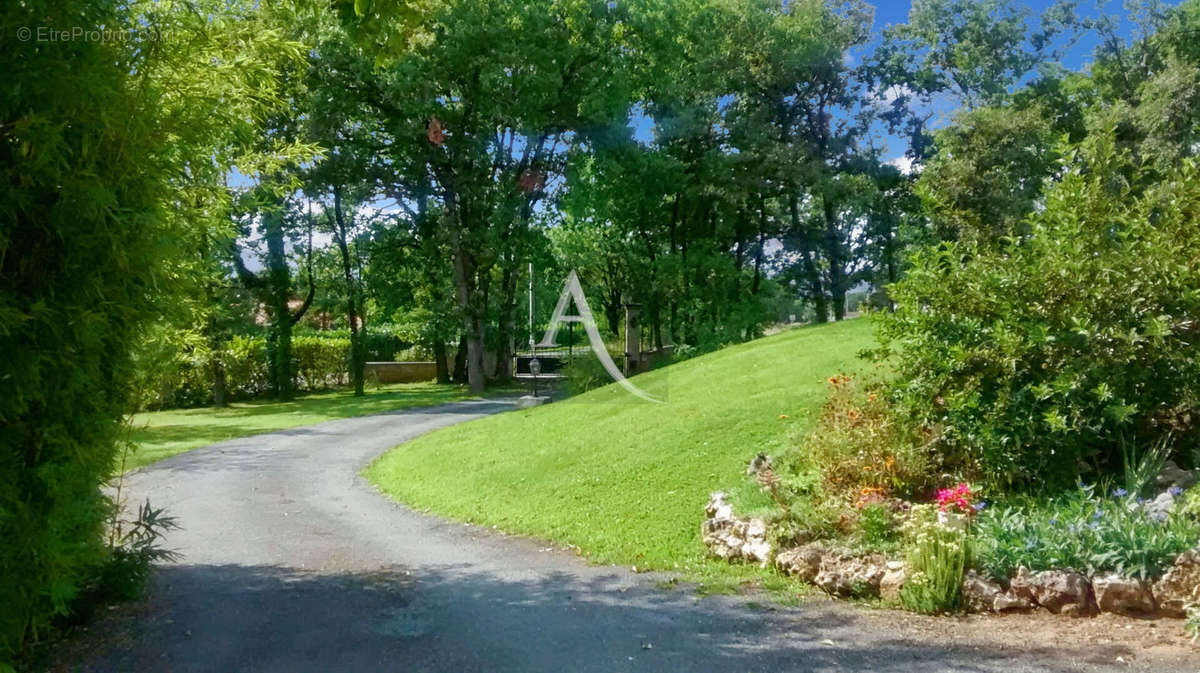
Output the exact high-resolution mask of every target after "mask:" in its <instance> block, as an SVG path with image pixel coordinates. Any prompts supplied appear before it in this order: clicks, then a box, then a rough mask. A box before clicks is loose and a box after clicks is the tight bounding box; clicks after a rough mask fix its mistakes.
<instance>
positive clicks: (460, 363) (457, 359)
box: [454, 335, 467, 384]
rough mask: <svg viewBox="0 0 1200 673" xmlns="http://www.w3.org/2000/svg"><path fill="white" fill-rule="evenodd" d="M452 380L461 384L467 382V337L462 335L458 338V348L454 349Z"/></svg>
mask: <svg viewBox="0 0 1200 673" xmlns="http://www.w3.org/2000/svg"><path fill="white" fill-rule="evenodd" d="M454 382H455V383H458V384H463V383H466V382H467V337H466V335H464V336H462V337H460V338H459V340H458V350H456V351H454Z"/></svg>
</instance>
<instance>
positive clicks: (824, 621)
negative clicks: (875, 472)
mask: <svg viewBox="0 0 1200 673" xmlns="http://www.w3.org/2000/svg"><path fill="white" fill-rule="evenodd" d="M508 408H510V407H509V405H508V404H507V403H505V402H495V401H490V402H465V403H458V404H453V405H447V406H442V407H436V408H430V409H424V410H417V411H405V412H398V413H394V414H384V415H378V416H368V417H363V418H354V419H346V420H338V421H332V422H328V423H323V424H320V425H315V426H312V427H307V428H297V429H292V430H286V431H283V432H276V433H272V434H269V435H260V436H257V437H249V438H245V439H238V440H232V441H227V442H223V443H220V444H216V445H213V446H210V447H206V448H203V449H198V450H195V451H192V452H189V453H186V454H182V455H179V456H176V457H174V458H171V459H168V460H164V461H162V462H160V463H158V464H156V465H153V466H151V467H149V468H146V469H144V470H141V471H139V472H137V473H135V474H133V475H131V476H130V477H129V478H128V479H127V483H126V488H127V489H128V494H129V497H130V500H131V501H133V502H136V501H140V500H141V499H143V498H145V497H147V496H148V497H149V498H150V500H151V502H152V503H153V504H155V505H156V506H165V507H166V508H167V509H168V510H169V512H170V513H171V514H173V515H175V516H177V517H178V518H179V520H180V522H181V524H182V526H183V528H182V530H180V531H177V532H175V533H173V534H172V535H171V537H170V538H169V546H171V547H174V548H176V549H178V550H179V551H180V552H182V554H183V557H182V558H181V560H180V561H179V562H178V563H175V564H172V565H168V566H166V567H164V568H162V569H161V570H160V571H159V572H158V574H157V576H156V578H155V580H154V582H153V585H152V589H151V597H150V599H149V602H148V603H147V605H148V607H146V608H145V609H144V611H143V613H142V614H141V618H140V619H139V620H138V622H137V623H136V625H135V627H134V628H133V629H131V632H132V633H134V634H136V635H133V636H131V637H127V638H118V639H115V640H110V641H108V642H105V643H103V646H98V647H97V648H96V649H95V650H94V651H91V652H88V653H87V655H86V656H85V657H84V658H85V659H90V661H86V662H85V663H83V664H81V665H80V666H79V667H80V668H81V669H82V670H90V671H121V672H126V671H172V672H185V671H214V672H222V673H224V672H229V671H264V672H279V673H297V672H301V671H322V672H325V671H331V672H332V671H336V672H341V671H347V672H354V671H403V672H412V673H417V672H423V671H438V672H447V673H451V672H452V673H460V672H470V671H562V672H580V673H583V672H590V671H596V672H601V671H603V672H605V673H609V672H614V671H670V672H676V671H738V672H747V671H770V672H772V673H777V672H781V671H922V672H923V673H924V672H930V673H932V672H935V671H938V672H940V671H964V672H977V673H992V672H995V673H1000V672H1003V673H1018V672H1020V671H1077V670H1129V668H1128V667H1127V666H1124V665H1117V666H1116V667H1114V668H1111V669H1109V668H1108V664H1109V663H1111V662H1113V661H1114V657H1113V656H1111V653H1106V652H1100V651H1097V650H1096V649H1094V648H1092V647H1090V646H1089V644H1088V643H1086V642H1085V643H1063V645H1069V646H1070V647H1068V648H1067V649H1066V650H1062V651H1059V650H1054V649H1051V650H1046V649H1042V650H1041V651H1040V652H1037V653H1033V652H1029V651H1028V650H1024V651H1022V650H1013V649H1009V648H1002V647H1000V646H998V645H996V644H987V643H981V642H977V641H973V640H971V639H970V638H967V639H965V640H964V639H961V638H960V639H953V638H951V639H949V640H947V639H946V638H945V637H944V636H945V634H944V633H942V631H944V630H946V629H951V630H953V628H954V622H953V621H951V620H941V621H933V620H924V621H918V622H916V624H917V625H916V626H910V627H908V628H906V627H904V626H903V624H901V625H899V626H898V625H897V624H898V623H899V622H900V621H901V620H902V619H906V618H901V617H896V616H895V615H896V613H888V612H884V613H883V614H884V615H885V617H883V618H881V617H880V616H879V615H880V612H879V611H876V612H875V613H871V612H870V611H866V610H862V609H858V608H854V607H853V606H848V605H845V604H839V603H832V602H825V601H818V602H814V603H812V604H808V605H805V606H803V607H800V608H795V609H779V610H769V609H763V608H762V607H756V606H754V605H751V604H749V602H748V601H747V600H745V599H741V598H735V597H728V598H705V599H703V600H701V599H698V598H697V597H696V596H695V595H694V594H693V593H691V592H689V591H683V590H679V591H662V590H659V589H656V588H655V584H656V581H655V578H653V577H648V576H645V575H634V574H632V573H630V572H629V571H628V570H626V569H622V568H613V567H596V566H589V565H588V564H586V563H584V562H583V561H581V560H580V559H578V558H577V557H575V556H574V555H572V554H570V553H567V552H563V551H554V550H547V549H546V547H545V545H544V544H539V543H538V542H537V541H532V540H527V539H520V538H514V537H506V536H503V535H499V534H497V533H495V532H494V531H491V530H484V529H480V528H477V527H472V526H466V525H464V524H459V523H450V522H446V521H444V520H441V519H438V518H435V517H430V516H427V515H423V514H420V513H416V512H413V511H410V510H408V509H405V508H403V507H401V506H399V505H396V504H394V503H392V502H390V501H388V500H387V499H385V498H384V497H382V496H381V495H379V494H378V493H377V492H376V491H375V490H374V489H373V488H372V487H371V486H370V484H368V483H367V482H366V481H365V480H364V479H363V478H362V477H361V476H360V475H359V472H360V471H361V469H362V468H363V467H364V466H365V465H366V464H367V463H368V462H369V461H370V460H371V459H372V458H373V457H375V456H377V455H379V454H380V453H382V452H383V451H385V450H386V449H388V448H390V447H392V446H394V445H396V444H398V443H400V442H402V441H404V440H406V439H410V438H412V437H415V436H417V435H419V434H421V433H424V432H428V431H430V430H433V429H435V428H439V427H443V426H447V425H451V424H453V423H459V422H463V421H468V420H472V419H475V418H478V417H480V416H483V415H486V414H491V413H495V412H498V411H503V410H506V409H508ZM446 469H448V470H453V469H456V468H455V466H454V465H447V466H446ZM699 507H700V503H698V504H697V512H699ZM698 524H699V522H698V521H697V525H698ZM886 615H891V616H886ZM916 619H918V620H920V619H921V618H916ZM101 626H102V625H101ZM94 630H95V629H94ZM931 642H932V643H936V644H934V645H930V644H929V643H931ZM1052 644H1053V643H1052ZM1018 645H1021V643H1018ZM1126 658H1133V657H1131V656H1130V655H1129V654H1127V655H1126ZM1100 662H1103V663H1100ZM1163 666H1164V664H1162V663H1161V662H1159V663H1156V664H1153V665H1152V664H1150V663H1146V662H1140V665H1139V667H1140V668H1141V670H1154V671H1165V670H1168V669H1166V668H1163ZM1169 670H1179V671H1196V670H1200V665H1192V666H1183V667H1177V666H1176V665H1175V664H1171V665H1170V669H1169Z"/></svg>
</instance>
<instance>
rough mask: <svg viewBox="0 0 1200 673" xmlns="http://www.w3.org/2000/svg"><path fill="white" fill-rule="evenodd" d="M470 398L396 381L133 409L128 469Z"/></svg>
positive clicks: (455, 389)
mask: <svg viewBox="0 0 1200 673" xmlns="http://www.w3.org/2000/svg"><path fill="white" fill-rule="evenodd" d="M465 399H472V396H471V394H470V392H469V391H468V390H467V387H466V386H456V385H438V384H436V383H431V382H429V383H395V384H389V385H382V386H379V387H378V388H369V389H368V390H367V394H366V395H364V396H363V397H355V396H354V395H353V393H352V392H351V391H338V392H332V393H321V394H316V395H305V396H303V397H299V398H297V399H295V400H293V401H291V402H275V401H271V400H262V401H255V402H236V403H233V404H231V405H229V406H228V407H226V408H224V409H216V408H213V407H201V408H196V409H169V410H166V411H151V412H146V413H140V414H134V416H133V419H132V422H131V436H130V439H131V440H132V442H133V445H134V450H132V451H130V452H129V455H128V457H127V458H126V463H125V467H126V469H134V468H137V467H141V466H143V465H149V464H150V463H153V462H155V461H157V460H162V459H163V458H168V457H170V456H174V455H175V454H178V453H183V452H184V451H188V450H190V449H195V448H198V447H201V446H207V445H209V444H213V443H215V442H219V441H222V440H226V439H234V438H237V437H246V436H249V435H257V434H261V433H264V432H272V431H274V430H283V429H285V428H294V427H297V426H301V425H312V424H313V423H320V422H322V421H330V420H334V419H337V418H350V417H352V416H365V415H368V414H378V413H383V412H385V411H395V410H397V409H407V408H411V407H422V406H430V405H435V404H445V403H446V402H454V401H456V400H465Z"/></svg>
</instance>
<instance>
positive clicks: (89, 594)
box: [83, 500, 179, 604]
mask: <svg viewBox="0 0 1200 673" xmlns="http://www.w3.org/2000/svg"><path fill="white" fill-rule="evenodd" d="M178 527H179V524H178V523H177V522H176V520H175V517H172V516H167V515H166V514H165V513H164V511H163V510H162V509H161V508H159V509H155V508H154V507H151V506H150V501H149V500H146V501H145V502H143V503H142V504H141V505H139V506H138V509H137V514H136V516H135V517H134V518H133V519H130V520H124V519H121V518H120V517H119V516H117V515H114V516H113V519H112V521H111V523H110V528H109V543H108V557H107V558H106V559H105V560H104V561H103V563H102V564H101V565H100V567H99V569H98V570H97V572H96V576H95V577H94V579H93V580H92V582H91V583H89V584H88V585H87V586H86V588H85V590H84V597H83V600H84V601H87V602H90V603H94V604H102V603H109V602H113V601H126V600H132V599H134V598H136V597H137V596H138V595H139V594H140V593H141V591H142V588H143V587H144V586H145V584H146V580H147V579H148V578H149V577H150V568H151V565H152V564H154V563H156V562H159V561H171V560H174V559H175V558H177V556H178V555H177V554H176V553H175V552H172V551H170V550H168V549H166V548H164V547H163V537H164V536H165V535H166V533H167V531H170V530H174V529H176V528H178Z"/></svg>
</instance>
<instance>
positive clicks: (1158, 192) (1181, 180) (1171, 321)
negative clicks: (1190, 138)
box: [876, 134, 1200, 490]
mask: <svg viewBox="0 0 1200 673" xmlns="http://www.w3.org/2000/svg"><path fill="white" fill-rule="evenodd" d="M1043 206H1044V207H1043V208H1041V209H1040V210H1039V211H1038V212H1035V213H1033V214H1031V215H1030V216H1029V217H1028V220H1027V223H1026V224H1027V227H1024V228H1023V229H1024V230H1025V231H1026V232H1027V233H1024V234H1020V235H1018V236H1016V237H1013V238H1007V239H1003V240H1002V241H1000V242H981V241H977V240H974V239H963V240H959V241H956V242H950V243H942V244H939V245H937V246H936V247H930V248H926V249H923V250H920V251H918V252H916V253H915V254H914V256H913V258H912V267H911V269H910V271H909V272H908V275H907V276H906V277H905V278H904V279H903V280H901V281H900V282H899V283H896V284H895V285H893V286H891V287H890V288H889V291H890V293H891V295H892V297H893V298H894V299H895V301H896V303H897V309H896V312H895V313H894V314H886V313H881V314H879V316H880V327H881V329H880V336H881V342H882V344H883V347H882V348H881V349H880V350H879V351H877V352H876V355H878V356H881V357H888V356H894V357H892V359H890V360H889V364H891V365H893V366H894V367H895V369H896V373H897V376H896V377H895V378H894V380H893V382H892V383H891V385H890V387H889V396H888V399H889V402H890V403H891V404H892V405H893V407H894V413H895V414H896V417H897V418H902V419H907V420H909V422H912V423H914V424H915V425H917V426H918V427H919V428H921V429H922V431H925V432H928V433H930V434H931V435H932V437H933V440H932V442H931V445H932V446H933V447H934V448H935V449H936V450H937V452H938V453H939V455H940V456H941V457H942V459H943V461H944V462H945V464H946V465H947V469H949V470H951V471H953V472H957V473H958V474H959V476H962V477H964V478H967V479H970V480H972V481H981V482H984V483H986V484H988V485H989V486H992V487H998V488H999V489H1000V490H1005V489H1011V488H1017V489H1030V490H1033V489H1045V488H1048V489H1051V490H1058V489H1062V488H1067V487H1069V486H1070V484H1072V483H1074V481H1075V480H1076V478H1077V476H1078V475H1079V474H1080V470H1081V468H1082V467H1083V466H1086V465H1091V466H1093V467H1094V468H1096V469H1098V470H1100V471H1101V473H1109V474H1115V473H1117V472H1119V471H1120V469H1121V467H1122V460H1121V458H1122V454H1121V446H1122V443H1127V444H1129V445H1134V446H1149V445H1151V444H1153V443H1154V442H1156V441H1160V440H1162V438H1164V437H1166V436H1168V435H1170V436H1171V437H1172V438H1173V441H1174V448H1175V451H1176V453H1177V455H1179V456H1180V459H1181V460H1182V461H1184V462H1187V461H1189V460H1191V459H1192V456H1193V455H1194V450H1195V449H1196V447H1197V445H1198V442H1200V425H1198V424H1200V227H1198V226H1197V225H1196V223H1197V222H1198V221H1200V164H1198V163H1197V162H1196V161H1195V160H1188V161H1185V162H1184V163H1183V165H1182V166H1181V168H1179V169H1178V170H1177V171H1176V172H1175V173H1173V174H1172V175H1170V176H1169V179H1167V180H1164V181H1161V182H1158V183H1154V184H1152V185H1149V186H1146V185H1143V184H1142V181H1141V177H1140V173H1139V169H1138V167H1137V166H1136V165H1134V164H1133V162H1132V161H1131V160H1130V159H1129V158H1128V156H1126V155H1124V154H1122V153H1120V152H1118V151H1117V150H1116V149H1114V147H1113V142H1112V140H1111V138H1110V136H1107V135H1103V134H1101V135H1097V136H1095V137H1094V138H1092V139H1090V140H1089V141H1088V142H1087V143H1086V144H1085V145H1084V146H1082V147H1079V148H1076V149H1073V150H1071V151H1068V152H1066V153H1065V159H1064V161H1063V163H1062V176H1061V179H1060V180H1059V182H1057V183H1056V184H1054V185H1053V186H1051V187H1049V188H1048V189H1047V190H1046V191H1045V196H1044V204H1043Z"/></svg>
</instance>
